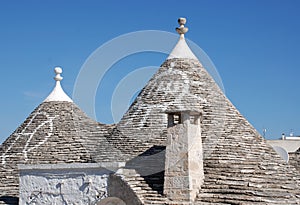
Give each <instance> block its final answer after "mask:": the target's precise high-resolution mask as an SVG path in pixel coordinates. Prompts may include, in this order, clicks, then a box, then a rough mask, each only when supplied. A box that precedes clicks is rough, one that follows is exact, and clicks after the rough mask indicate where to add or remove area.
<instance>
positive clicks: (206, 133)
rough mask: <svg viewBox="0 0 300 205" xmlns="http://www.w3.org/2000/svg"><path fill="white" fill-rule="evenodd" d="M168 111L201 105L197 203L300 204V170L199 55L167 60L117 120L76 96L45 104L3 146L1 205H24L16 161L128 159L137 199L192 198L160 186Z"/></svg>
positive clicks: (127, 181) (167, 201)
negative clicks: (100, 116)
mask: <svg viewBox="0 0 300 205" xmlns="http://www.w3.org/2000/svg"><path fill="white" fill-rule="evenodd" d="M168 110H200V111H201V115H202V117H201V139H202V147H203V167H204V182H203V185H202V186H201V189H200V190H199V194H198V195H197V199H196V201H195V202H193V204H300V191H299V190H300V185H299V183H300V175H299V171H297V170H296V168H295V167H294V166H292V165H288V164H286V163H285V162H284V161H283V160H281V159H280V157H279V156H278V155H277V154H276V153H275V151H274V150H273V149H272V147H271V146H270V145H268V144H267V143H266V142H265V140H264V139H263V138H262V137H261V136H260V135H259V134H258V133H257V131H256V130H255V129H254V128H253V127H252V126H251V125H250V123H249V122H248V121H247V120H246V119H245V118H244V117H243V116H242V115H241V114H240V113H239V112H238V111H237V109H236V108H235V107H234V106H233V105H232V103H231V102H230V101H229V100H228V99H227V98H226V96H225V95H224V94H223V93H222V92H221V90H220V89H219V87H218V86H217V84H216V83H215V82H214V80H213V79H212V78H211V76H210V75H209V74H208V73H207V71H206V70H205V69H204V68H203V67H202V65H201V63H200V62H199V61H198V60H195V59H184V58H172V59H169V60H166V61H165V62H164V63H163V64H162V66H161V67H160V69H159V70H158V72H157V73H156V74H155V75H154V76H153V78H152V79H151V80H150V81H149V83H148V84H147V85H146V86H145V88H144V89H143V90H142V91H141V93H140V94H139V96H138V97H137V99H136V100H135V102H134V103H133V104H132V105H131V107H130V108H129V110H128V111H127V113H126V114H125V115H124V117H123V118H122V120H121V121H120V123H118V124H117V125H102V124H100V123H97V122H95V121H93V120H91V119H89V118H88V117H86V116H85V114H84V113H82V112H81V111H80V110H79V108H77V107H76V106H75V105H74V104H73V103H70V102H44V103H42V104H41V105H40V106H39V107H38V108H37V109H36V110H35V111H34V112H33V113H32V114H31V115H30V116H29V117H28V118H27V119H26V120H25V122H24V123H23V124H22V125H21V126H20V127H19V128H18V129H17V130H16V131H15V132H14V133H13V134H12V135H11V136H10V137H9V138H8V139H7V140H6V141H5V142H4V143H3V144H2V145H1V147H0V158H1V164H0V203H1V202H2V203H4V204H17V203H18V190H19V182H18V170H17V164H40V163H50V164H56V163H74V162H76V163H87V162H89V163H90V162H102V161H107V162H110V161H127V162H128V166H129V165H130V162H131V165H133V166H132V167H139V168H142V169H137V170H136V171H137V173H134V172H128V173H127V174H126V177H123V178H122V176H114V177H119V179H120V180H121V181H117V180H116V183H117V182H118V183H120V185H121V184H122V183H123V185H124V192H125V193H127V192H128V193H129V192H130V193H131V194H133V195H134V196H135V197H136V198H134V199H136V200H137V203H141V204H174V205H175V204H191V202H183V201H174V200H173V201H172V199H166V198H165V197H164V196H163V195H161V194H160V193H161V192H160V193H159V192H157V191H154V187H160V188H161V187H163V184H164V180H163V177H161V176H162V175H161V174H163V173H164V172H163V171H164V170H163V169H162V166H163V165H164V160H165V151H164V147H165V146H166V145H167V141H166V140H167V126H168V120H167V115H166V114H165V113H166V111H168ZM153 150H155V151H153ZM158 150H159V151H158ZM152 151H153V152H152ZM151 153H152V154H151ZM158 156H159V157H158ZM154 159H155V160H157V159H158V161H157V163H153V162H155V160H154ZM145 162H146V163H145ZM148 162H151V163H148ZM126 168H128V167H126ZM145 170H150V173H149V172H146V173H148V174H149V175H147V174H145V172H144V171H145ZM155 171H156V172H155ZM158 173H159V174H158ZM157 174H158V175H157ZM123 175H124V176H125V174H123ZM130 180H132V181H131V182H132V183H130ZM134 183H138V184H140V185H133V184H134ZM123 185H122V186H123ZM144 185H145V186H144ZM115 186H117V185H115ZM149 193H150V195H149ZM120 197H121V195H120ZM124 200H125V199H124ZM124 200H123V201H124ZM134 203H135V202H134Z"/></svg>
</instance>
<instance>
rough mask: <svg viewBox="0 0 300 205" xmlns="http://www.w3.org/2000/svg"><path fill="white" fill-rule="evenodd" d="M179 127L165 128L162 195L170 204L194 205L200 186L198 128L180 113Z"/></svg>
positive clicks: (200, 170)
mask: <svg viewBox="0 0 300 205" xmlns="http://www.w3.org/2000/svg"><path fill="white" fill-rule="evenodd" d="M181 116H182V120H183V123H182V124H177V125H175V126H172V127H169V128H168V135H167V147H166V161H165V182H164V193H165V194H166V196H167V198H169V199H170V200H174V201H194V200H195V198H196V196H197V193H198V191H199V189H200V187H201V184H202V183H203V178H204V174H203V159H202V142H201V132H200V125H199V124H196V125H195V124H191V122H190V116H189V114H187V113H182V114H181Z"/></svg>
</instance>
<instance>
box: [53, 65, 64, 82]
mask: <svg viewBox="0 0 300 205" xmlns="http://www.w3.org/2000/svg"><path fill="white" fill-rule="evenodd" d="M54 72H55V74H56V76H55V77H54V80H56V81H61V80H62V79H63V77H61V75H60V74H61V73H62V68H61V67H55V68H54Z"/></svg>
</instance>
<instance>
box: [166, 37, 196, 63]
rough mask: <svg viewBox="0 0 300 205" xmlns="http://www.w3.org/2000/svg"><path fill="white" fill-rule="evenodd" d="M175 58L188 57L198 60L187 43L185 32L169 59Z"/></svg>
mask: <svg viewBox="0 0 300 205" xmlns="http://www.w3.org/2000/svg"><path fill="white" fill-rule="evenodd" d="M173 58H188V59H195V60H198V58H197V57H196V56H195V54H194V53H193V52H192V51H191V49H190V48H189V46H188V45H187V43H186V41H185V38H184V36H183V34H181V35H180V38H179V41H178V42H177V44H176V46H175V47H174V48H173V50H172V52H171V53H170V55H169V56H168V58H167V59H173Z"/></svg>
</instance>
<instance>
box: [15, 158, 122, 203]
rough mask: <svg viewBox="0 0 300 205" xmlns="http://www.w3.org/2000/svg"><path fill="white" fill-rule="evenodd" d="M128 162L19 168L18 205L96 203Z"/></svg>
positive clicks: (23, 166) (105, 193)
mask: <svg viewBox="0 0 300 205" xmlns="http://www.w3.org/2000/svg"><path fill="white" fill-rule="evenodd" d="M124 165H125V163H122V162H114V163H84V164H83V163H82V164H80V163H78V164H77V163H72V164H44V165H19V171H20V198H19V204H57V205H60V204H76V205H87V204H96V203H97V202H98V201H100V200H101V199H104V198H106V197H107V196H108V192H107V184H108V177H109V175H110V174H111V173H114V172H116V171H117V169H118V168H120V167H123V166H124Z"/></svg>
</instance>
